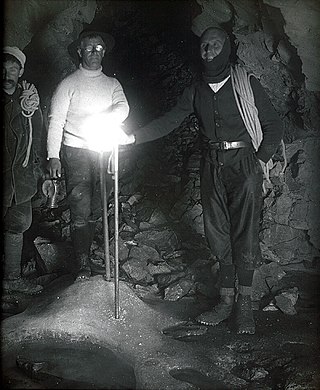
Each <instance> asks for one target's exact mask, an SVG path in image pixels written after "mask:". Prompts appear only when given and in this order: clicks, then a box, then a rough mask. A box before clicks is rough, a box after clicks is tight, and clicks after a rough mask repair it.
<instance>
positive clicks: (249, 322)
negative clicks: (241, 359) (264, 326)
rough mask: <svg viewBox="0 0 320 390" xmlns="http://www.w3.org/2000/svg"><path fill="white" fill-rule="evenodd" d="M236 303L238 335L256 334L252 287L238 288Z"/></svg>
mask: <svg viewBox="0 0 320 390" xmlns="http://www.w3.org/2000/svg"><path fill="white" fill-rule="evenodd" d="M238 294H239V295H238V299H237V302H236V310H235V313H236V331H237V333H238V334H254V333H255V330H256V328H255V322H254V317H253V310H252V302H251V294H252V287H248V286H241V285H239V286H238Z"/></svg>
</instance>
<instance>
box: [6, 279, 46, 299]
mask: <svg viewBox="0 0 320 390" xmlns="http://www.w3.org/2000/svg"><path fill="white" fill-rule="evenodd" d="M2 287H3V290H4V291H5V292H9V293H10V292H18V293H22V294H26V295H36V294H39V293H41V291H42V290H43V286H41V285H40V284H35V283H33V282H31V281H30V280H28V279H24V278H17V279H4V280H3V282H2Z"/></svg>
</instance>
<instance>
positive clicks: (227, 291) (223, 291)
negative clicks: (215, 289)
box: [220, 287, 235, 295]
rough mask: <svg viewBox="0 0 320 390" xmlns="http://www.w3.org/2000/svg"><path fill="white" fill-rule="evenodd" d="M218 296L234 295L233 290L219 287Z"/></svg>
mask: <svg viewBox="0 0 320 390" xmlns="http://www.w3.org/2000/svg"><path fill="white" fill-rule="evenodd" d="M220 295H235V291H234V288H233V287H232V288H230V287H221V288H220Z"/></svg>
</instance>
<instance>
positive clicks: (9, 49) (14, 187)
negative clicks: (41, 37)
mask: <svg viewBox="0 0 320 390" xmlns="http://www.w3.org/2000/svg"><path fill="white" fill-rule="evenodd" d="M25 63H26V56H25V54H24V53H23V52H22V51H21V50H20V49H19V48H17V47H15V46H6V47H4V48H3V84H2V85H3V87H2V88H3V97H2V104H3V128H4V134H3V147H2V153H3V155H2V162H3V176H2V180H3V192H2V196H3V197H2V207H3V227H4V229H3V233H4V237H3V242H4V251H3V288H4V290H5V291H9V292H11V291H16V292H21V293H25V294H35V293H38V292H40V291H41V290H42V286H40V285H36V284H34V283H32V282H31V281H30V280H27V279H25V278H23V277H21V255H22V246H23V233H24V232H25V231H26V230H27V229H29V227H30V225H31V222H32V205H31V199H32V197H33V196H34V195H35V194H36V192H37V180H38V178H39V177H40V176H41V166H40V165H41V160H40V155H41V150H40V145H41V132H42V129H43V117H42V112H41V109H40V105H39V95H38V93H37V90H36V88H35V87H34V85H33V84H29V83H27V82H26V81H22V82H21V83H19V79H20V77H21V76H22V75H23V72H24V66H25Z"/></svg>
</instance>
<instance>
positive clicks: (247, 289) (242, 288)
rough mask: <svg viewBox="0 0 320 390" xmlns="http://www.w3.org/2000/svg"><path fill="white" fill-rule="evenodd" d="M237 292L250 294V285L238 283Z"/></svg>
mask: <svg viewBox="0 0 320 390" xmlns="http://www.w3.org/2000/svg"><path fill="white" fill-rule="evenodd" d="M238 293H239V294H241V295H251V294H252V287H249V286H242V285H240V284H239V286H238Z"/></svg>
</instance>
